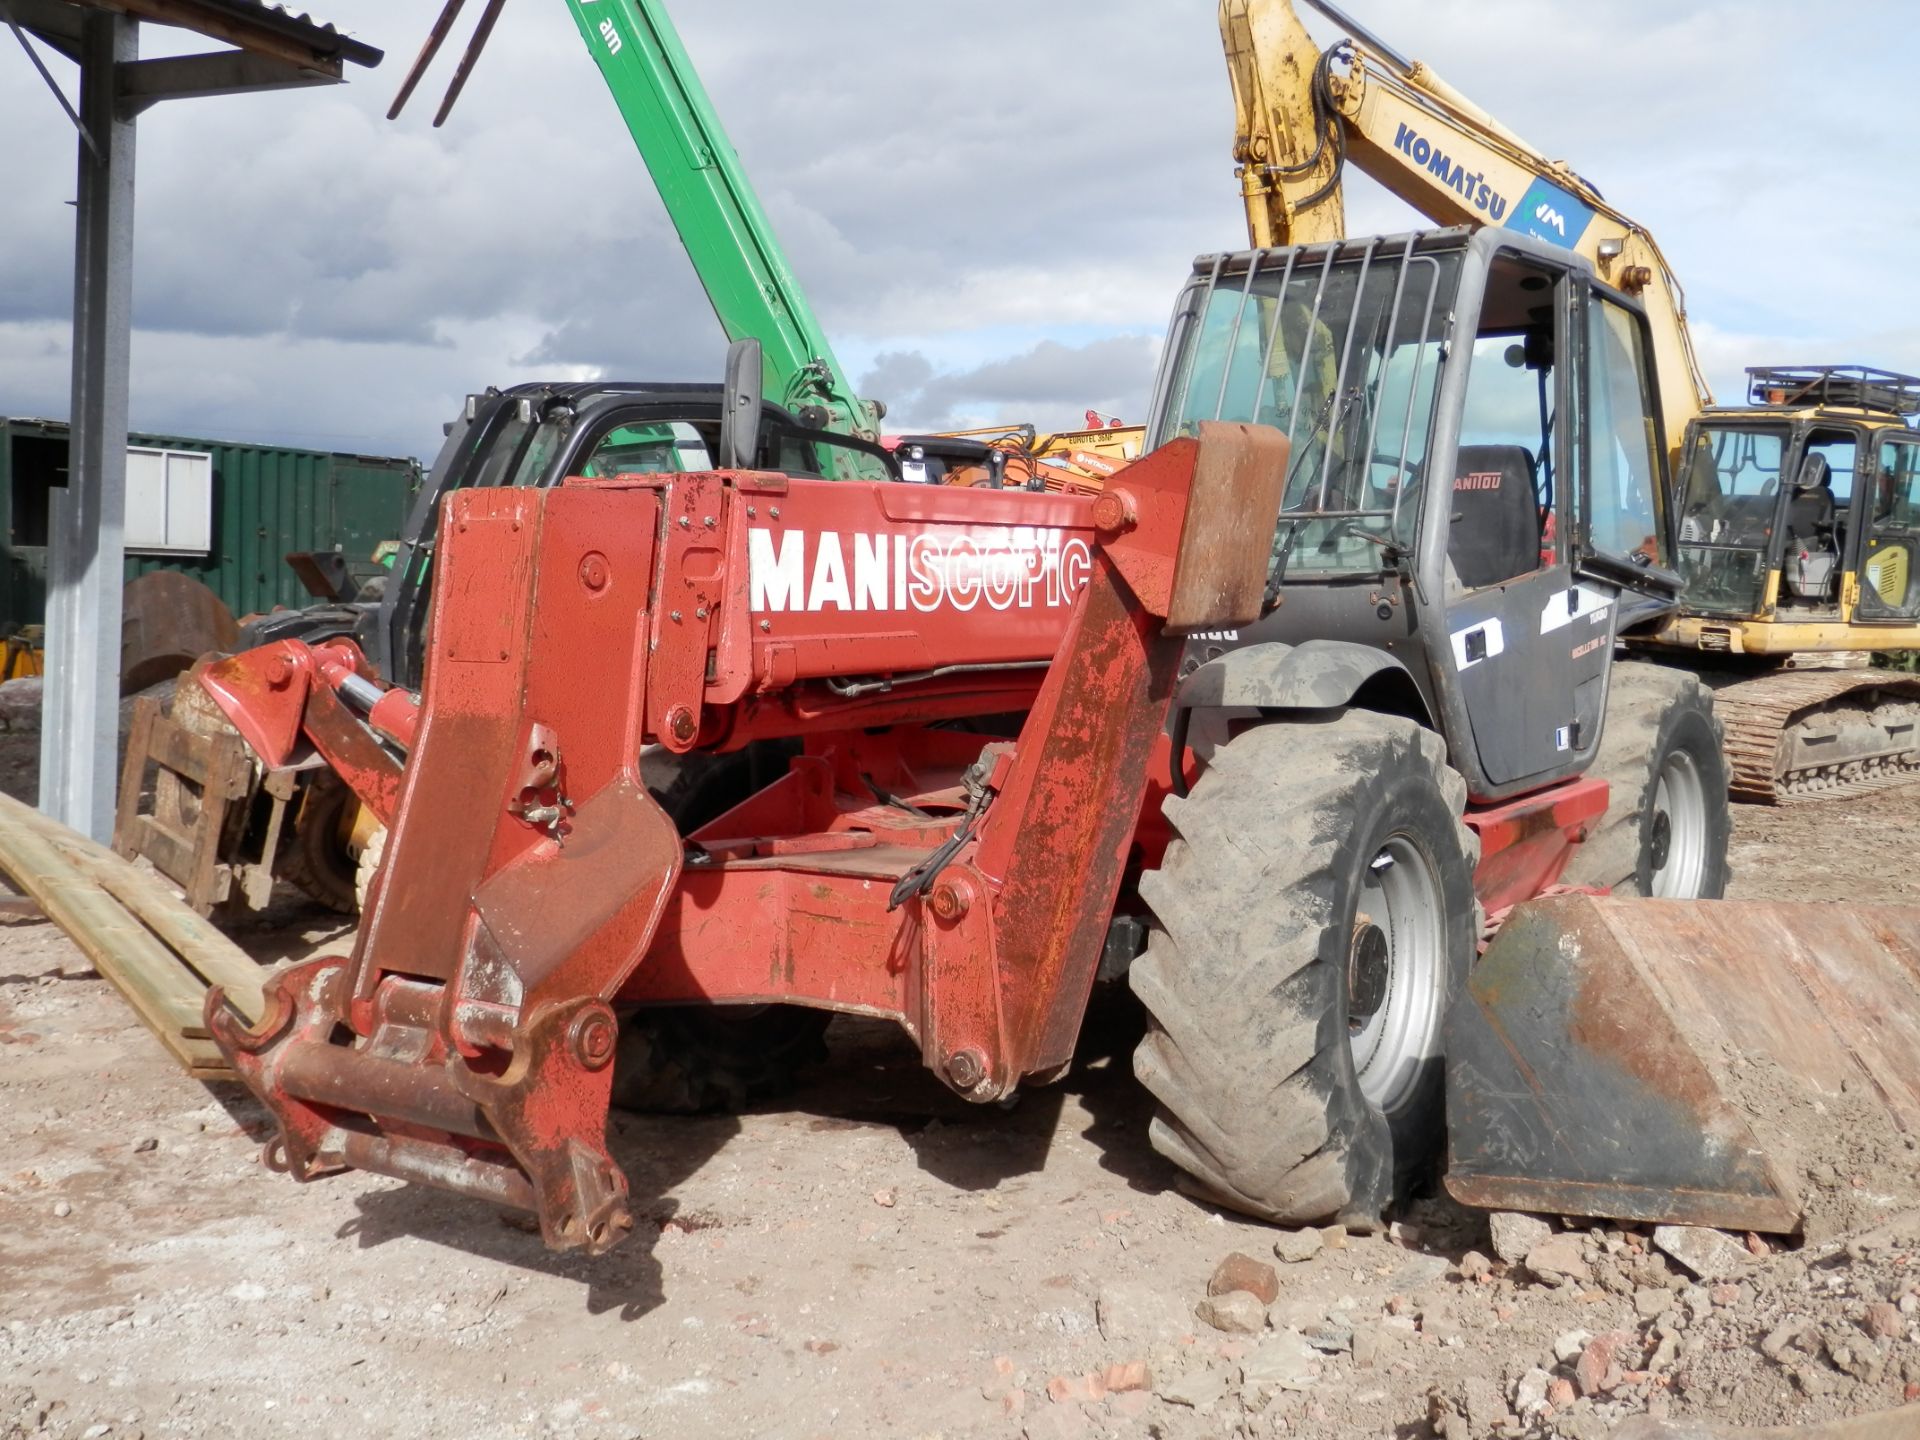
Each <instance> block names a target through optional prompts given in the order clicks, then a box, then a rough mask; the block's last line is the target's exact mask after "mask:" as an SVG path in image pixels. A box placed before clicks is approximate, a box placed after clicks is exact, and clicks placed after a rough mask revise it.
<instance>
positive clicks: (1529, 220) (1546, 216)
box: [1507, 176, 1593, 250]
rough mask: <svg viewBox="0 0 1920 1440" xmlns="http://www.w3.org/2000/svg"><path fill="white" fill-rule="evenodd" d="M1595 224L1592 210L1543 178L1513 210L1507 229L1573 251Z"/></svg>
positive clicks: (1536, 178)
mask: <svg viewBox="0 0 1920 1440" xmlns="http://www.w3.org/2000/svg"><path fill="white" fill-rule="evenodd" d="M1592 223H1593V210H1592V208H1591V207H1589V206H1588V205H1587V204H1586V203H1585V202H1583V201H1581V200H1577V199H1575V198H1574V196H1573V195H1572V194H1571V193H1570V192H1568V191H1566V190H1562V189H1561V188H1560V187H1559V186H1558V185H1556V184H1554V183H1553V182H1552V181H1551V180H1548V179H1546V178H1545V177H1544V176H1536V177H1535V178H1534V182H1533V184H1531V185H1529V186H1528V187H1527V193H1526V194H1525V195H1522V196H1521V197H1520V203H1519V204H1518V205H1516V206H1515V207H1514V209H1513V218H1512V219H1510V220H1508V221H1507V228H1508V229H1509V230H1518V231H1519V232H1520V233H1521V234H1522V235H1532V236H1534V237H1536V238H1537V239H1541V240H1550V241H1552V242H1553V243H1554V244H1555V245H1564V246H1566V247H1567V249H1569V250H1571V249H1573V248H1574V247H1575V246H1576V245H1578V244H1579V243H1580V237H1581V236H1582V235H1584V234H1586V233H1587V226H1589V225H1591V224H1592Z"/></svg>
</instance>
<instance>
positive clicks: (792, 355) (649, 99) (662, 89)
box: [387, 0, 881, 479]
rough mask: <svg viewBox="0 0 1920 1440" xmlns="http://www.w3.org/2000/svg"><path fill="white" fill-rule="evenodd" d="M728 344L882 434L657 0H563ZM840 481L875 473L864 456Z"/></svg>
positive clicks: (781, 390)
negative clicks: (754, 346)
mask: <svg viewBox="0 0 1920 1440" xmlns="http://www.w3.org/2000/svg"><path fill="white" fill-rule="evenodd" d="M504 3H505V0H487V6H486V9H485V10H484V11H483V12H482V14H481V17H480V21H479V23H478V25H477V26H476V27H475V29H474V34H473V38H472V40H471V41H470V42H469V43H468V46H467V51H466V53H465V55H463V56H462V57H461V60H460V64H459V68H458V69H457V70H456V71H455V72H454V77H453V81H452V83H451V84H450V85H449V87H448V90H447V94H446V98H445V99H444V100H443V101H442V102H441V105H440V109H439V112H438V113H437V114H436V115H435V117H434V124H435V125H438V124H440V123H441V122H442V121H444V120H445V119H446V117H447V114H448V112H449V111H450V110H451V109H452V107H453V102H454V100H455V99H456V98H457V97H458V95H459V93H460V90H461V87H462V86H463V85H464V84H465V83H466V79H467V76H468V74H469V73H470V72H471V70H472V68H473V63H474V61H475V59H476V58H477V57H478V55H479V52H480V50H481V48H482V47H483V46H484V45H485V44H486V42H487V37H488V36H489V35H490V34H491V33H492V30H493V25H494V22H495V21H496V20H497V19H498V18H499V13H500V10H501V8H502V6H503V5H504ZM462 4H464V0H447V4H446V6H445V8H444V9H443V10H442V12H441V14H440V17H439V18H438V19H437V20H436V21H435V22H434V27H433V30H432V32H431V33H430V34H429V35H428V37H427V41H426V44H425V45H424V46H422V47H421V51H420V54H419V56H418V58H416V59H415V61H414V64H413V68H412V69H411V70H410V71H408V73H407V78H406V80H405V82H404V83H403V84H402V86H401V88H400V93H399V94H398V96H397V97H396V98H395V99H394V102H393V107H392V108H391V109H390V110H389V111H388V112H387V113H388V117H389V118H392V117H394V116H397V115H398V114H399V113H400V110H401V108H402V107H403V106H404V105H405V104H406V102H407V98H408V97H409V96H410V95H411V94H412V93H413V89H414V87H415V86H416V85H417V84H418V83H419V81H420V77H421V76H422V74H424V73H425V71H426V69H427V67H428V66H429V65H430V64H431V63H432V61H433V58H434V56H435V55H436V54H437V53H438V51H439V48H440V45H441V43H442V42H443V41H444V40H445V39H446V36H447V31H448V30H449V29H450V28H451V26H452V24H453V21H454V19H455V17H456V16H457V15H458V13H459V11H460V8H461V6H462ZM566 5H567V9H568V10H569V11H571V12H572V14H573V19H574V23H575V24H576V25H578V26H579V27H580V36H581V38H582V39H583V40H584V41H586V45H587V49H588V50H589V51H590V52H591V53H592V55H593V59H594V63H595V64H596V65H598V66H599V67H600V74H601V76H602V77H603V78H604V79H605V80H606V82H607V89H608V90H609V91H611V92H612V94H613V99H614V103H615V104H616V105H618V106H619V108H620V115H621V118H622V119H624V120H625V121H626V125H627V130H628V133H629V134H631V135H632V136H633V143H634V146H635V147H636V148H637V149H638V150H639V152H640V158H641V159H642V160H644V161H645V162H646V166H647V171H648V173H649V174H650V175H651V176H652V177H653V183H654V186H655V188H657V189H658V190H659V192H660V198H661V199H662V200H663V201H665V202H666V207H667V214H668V216H669V218H671V219H672V221H673V226H674V229H675V230H676V231H677V232H678V233H679V236H680V242H681V244H683V245H684V246H686V250H687V257H688V258H689V259H690V260H692V261H693V268H694V270H695V271H696V272H697V273H698V275H699V277H700V283H701V284H702V285H703V286H704V287H705V288H706V292H707V298H708V300H709V301H711V302H712V304H713V310H714V314H715V315H716V316H718V317H719V320H720V327H721V329H723V330H724V331H725V332H726V335H727V339H728V340H729V341H734V340H741V339H746V338H749V337H751V338H753V339H756V340H758V341H759V342H760V352H761V356H762V361H763V366H764V370H765V382H766V394H767V396H768V398H769V399H775V400H778V401H779V402H780V403H781V404H783V405H784V406H786V408H787V409H789V410H791V411H793V412H794V414H796V415H798V416H800V417H801V418H802V419H804V420H807V421H810V422H812V423H814V424H816V425H817V426H818V427H819V428H821V429H825V430H830V431H833V432H835V433H837V434H843V435H854V436H857V437H859V438H861V439H864V440H877V439H878V438H879V432H880V416H881V411H880V407H878V406H877V405H875V404H874V403H872V402H871V401H868V400H863V399H861V398H860V397H859V396H857V395H855V394H854V393H853V388H852V386H851V385H850V384H849V383H848V381H847V378H846V372H845V371H844V370H842V369H841V367H840V363H839V361H838V360H836V359H835V358H834V354H833V347H832V346H831V345H830V344H829V343H828V342H827V337H826V332H825V331H824V330H822V329H821V327H820V322H819V320H818V319H817V318H816V317H815V315H814V313H813V307H812V306H811V305H809V304H808V303H807V297H806V294H805V292H803V291H802V290H801V288H800V282H799V281H798V280H797V279H796V278H795V277H794V273H793V268H792V266H790V265H789V264H788V263H787V257H786V254H785V252H784V251H782V249H781V248H780V242H779V241H778V239H776V238H775V236H774V232H773V225H772V222H771V221H769V220H768V219H767V213H766V210H765V209H764V208H763V207H762V206H761V204H760V197H759V196H758V195H756V194H755V193H754V189H753V186H752V184H751V183H750V182H749V181H748V179H747V174H746V170H745V168H744V167H743V166H742V165H741V163H740V156H739V154H738V153H737V152H736V151H735V150H734V148H733V142H732V141H731V140H729V139H728V138H727V132H726V130H725V129H724V128H723V127H722V125H721V124H720V117H719V115H718V114H717V113H716V112H715V110H714V108H713V102H712V101H711V100H710V99H709V98H708V97H707V91H706V87H705V86H704V85H702V84H701V83H700V76H699V74H698V72H696V71H695V69H694V67H693V62H692V60H691V59H690V58H689V57H688V55H687V51H686V47H685V46H684V45H683V44H682V43H681V41H680V35H679V32H678V31H676V30H675V29H674V26H673V22H672V21H671V20H670V19H669V18H668V17H667V11H666V6H665V5H664V4H662V3H660V0H566ZM838 463H839V464H840V465H841V467H842V469H843V471H844V472H845V473H843V474H842V475H841V476H840V477H839V478H842V479H876V478H878V477H879V472H878V470H877V469H876V470H875V471H874V472H873V473H872V474H867V473H864V472H862V471H861V470H860V469H859V467H860V466H862V465H863V464H867V463H870V462H867V461H865V460H864V458H863V457H860V456H858V455H857V454H851V453H849V454H844V455H842V456H840V457H838Z"/></svg>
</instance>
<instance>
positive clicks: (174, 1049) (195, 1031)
mask: <svg viewBox="0 0 1920 1440" xmlns="http://www.w3.org/2000/svg"><path fill="white" fill-rule="evenodd" d="M0 871H3V872H5V874H6V876H7V878H8V879H9V880H10V881H11V882H12V883H13V885H14V886H15V888H17V889H18V890H19V891H20V892H21V893H22V894H24V895H25V896H27V897H28V898H29V899H31V900H32V901H33V902H34V903H35V904H36V905H38V906H39V907H40V909H41V910H42V911H44V912H45V913H46V915H47V918H48V919H50V920H52V921H53V922H54V923H55V924H56V925H58V926H59V927H60V928H61V929H62V930H64V931H66V933H67V935H68V936H69V937H70V938H71V939H72V940H73V942H74V943H75V944H76V945H78V946H79V947H80V949H81V951H82V952H84V953H85V955H86V957H87V958H88V959H89V960H90V961H92V962H93V966H94V968H95V969H96V970H98V971H99V972H100V973H101V974H102V975H104V976H106V978H107V979H108V980H109V981H111V982H112V983H113V986H114V988H115V989H117V990H118V991H119V992H120V994H121V995H122V996H123V997H125V999H126V1001H127V1003H128V1004H130V1005H131V1006H133V1009H134V1013H135V1014H137V1015H138V1016H139V1017H140V1019H141V1020H142V1022H144V1023H145V1024H146V1026H147V1028H148V1029H150V1030H152V1031H153V1033H154V1034H155V1035H156V1036H158V1037H159V1039H160V1043H161V1044H162V1045H164V1046H165V1047H166V1049H167V1053H168V1054H170V1055H172V1056H173V1057H174V1059H176V1060H178V1061H179V1062H180V1064H181V1065H182V1066H183V1067H185V1069H186V1071H187V1073H188V1074H190V1075H192V1076H194V1077H195V1078H197V1079H202V1080H231V1079H233V1078H234V1075H233V1071H232V1070H231V1069H230V1068H229V1067H228V1065H227V1062H226V1060H225V1058H224V1057H223V1056H222V1055H221V1054H220V1051H219V1049H218V1048H217V1047H216V1046H215V1045H214V1043H213V1041H212V1039H211V1038H210V1037H209V1036H208V1034H207V1030H206V1025H205V1022H204V1019H203V1007H204V1005H205V1003H206V995H207V990H208V989H209V987H211V986H213V985H219V986H221V987H223V988H224V989H225V991H226V993H227V996H228V998H229V1000H230V1001H231V1002H232V1004H233V1005H234V1006H235V1008H236V1009H238V1010H240V1011H241V1013H243V1014H244V1015H246V1016H247V1017H248V1019H254V1018H257V1017H258V1016H259V1014H260V1012H261V1008H262V1006H261V997H260V987H261V983H262V981H263V980H264V979H265V976H266V973H267V972H266V971H265V970H264V969H263V968H262V967H261V966H260V965H258V964H257V963H255V961H254V960H253V959H252V957H251V956H249V955H248V954H247V953H246V952H245V951H243V950H241V949H240V948H239V947H238V946H237V945H235V944H234V943H233V942H232V941H231V940H229V939H227V937H226V936H224V935H222V934H221V933H220V932H219V931H218V930H216V929H214V927H213V926H212V925H210V924H209V923H208V922H207V921H206V920H205V919H204V918H203V917H201V916H200V915H198V914H196V913H195V912H194V911H193V909H192V908H190V907H189V906H188V905H187V904H186V903H185V902H184V901H182V900H181V899H180V897H179V896H178V895H176V894H174V893H173V891H171V890H170V889H168V888H167V887H166V886H165V885H164V884H162V883H161V882H160V881H159V880H158V879H156V878H155V877H154V876H153V875H152V874H150V873H149V872H147V871H145V870H142V869H140V868H138V867H137V866H135V865H133V864H132V863H131V862H129V861H127V860H125V859H123V858H122V857H120V856H119V855H116V854H114V852H113V851H111V850H109V849H107V848H106V847H105V846H104V845H96V844H95V843H94V842H93V841H91V840H89V839H87V838H86V837H85V836H83V835H80V834H77V833H76V832H74V831H72V830H69V829H67V828H66V827H65V826H64V825H61V824H59V823H58V822H57V821H54V820H50V819H48V818H47V817H46V816H44V815H42V814H40V813H39V812H38V811H36V810H33V809H30V808H29V807H28V806H26V805H23V804H21V803H20V802H19V801H18V800H14V799H12V798H10V797H8V796H5V795H0Z"/></svg>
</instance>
